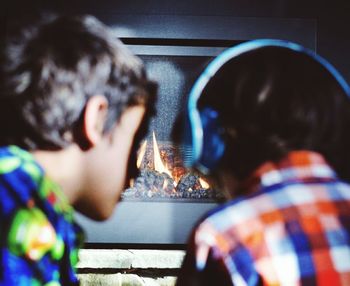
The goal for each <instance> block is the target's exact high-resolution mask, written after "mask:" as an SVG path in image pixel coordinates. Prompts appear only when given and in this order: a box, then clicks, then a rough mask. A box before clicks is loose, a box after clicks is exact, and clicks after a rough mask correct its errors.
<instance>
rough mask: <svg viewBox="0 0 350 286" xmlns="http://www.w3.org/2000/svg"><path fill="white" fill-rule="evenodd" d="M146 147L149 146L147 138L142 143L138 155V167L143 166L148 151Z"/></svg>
mask: <svg viewBox="0 0 350 286" xmlns="http://www.w3.org/2000/svg"><path fill="white" fill-rule="evenodd" d="M146 147H147V140H145V142H143V143H142V146H141V148H140V151H139V155H138V156H137V161H136V166H137V168H138V169H140V167H141V163H142V160H143V157H144V156H145V153H146Z"/></svg>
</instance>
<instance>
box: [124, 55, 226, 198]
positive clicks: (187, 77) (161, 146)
mask: <svg viewBox="0 0 350 286" xmlns="http://www.w3.org/2000/svg"><path fill="white" fill-rule="evenodd" d="M140 57H141V59H142V60H143V61H144V63H145V65H146V69H147V72H148V74H149V76H150V77H151V78H152V79H154V80H156V81H157V82H158V83H159V91H158V101H157V106H156V110H157V111H156V116H155V117H154V118H153V119H152V120H151V123H150V128H149V134H148V135H147V136H146V138H145V139H144V141H143V142H142V143H141V146H140V149H139V152H138V157H137V158H138V159H137V164H138V167H139V169H140V175H139V176H138V177H137V178H136V179H135V180H133V181H132V182H131V183H130V187H129V188H127V189H126V190H125V192H124V193H123V195H122V199H123V200H124V201H135V200H136V201H169V200H171V201H174V200H177V201H178V200H180V201H183V200H185V201H186V200H187V201H188V200H190V201H198V202H208V201H217V200H221V199H222V195H221V194H220V193H219V192H217V191H216V190H214V189H213V188H212V187H211V186H210V185H209V184H208V182H207V181H206V180H205V179H204V178H203V177H202V176H201V175H200V174H199V173H196V172H195V171H193V170H190V169H187V168H185V167H184V165H183V162H182V159H181V157H180V147H179V146H177V145H175V144H174V143H173V141H172V127H173V125H174V123H175V121H176V118H177V116H178V114H179V112H181V111H183V109H184V108H185V106H186V100H187V97H188V94H189V92H190V89H191V87H192V85H193V83H194V81H195V80H196V78H197V77H198V76H199V75H200V73H201V72H202V71H203V70H204V68H205V67H206V66H207V65H208V63H209V62H210V60H211V59H212V57H210V56H169V55H163V56H162V55H142V56H140Z"/></svg>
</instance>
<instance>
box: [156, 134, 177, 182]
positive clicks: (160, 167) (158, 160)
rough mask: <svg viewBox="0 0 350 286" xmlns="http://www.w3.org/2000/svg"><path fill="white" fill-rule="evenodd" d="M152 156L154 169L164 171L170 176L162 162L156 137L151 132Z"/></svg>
mask: <svg viewBox="0 0 350 286" xmlns="http://www.w3.org/2000/svg"><path fill="white" fill-rule="evenodd" d="M153 156H154V170H156V171H157V172H159V173H166V174H168V175H169V176H170V177H172V175H171V172H170V170H169V169H168V168H166V167H165V166H164V164H163V162H162V157H161V156H160V152H159V147H158V143H157V139H156V135H155V134H154V132H153Z"/></svg>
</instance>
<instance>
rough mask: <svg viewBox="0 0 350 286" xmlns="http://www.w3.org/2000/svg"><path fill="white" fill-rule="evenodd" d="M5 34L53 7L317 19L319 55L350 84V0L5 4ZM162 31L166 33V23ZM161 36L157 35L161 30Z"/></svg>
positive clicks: (75, 10)
mask: <svg viewBox="0 0 350 286" xmlns="http://www.w3.org/2000/svg"><path fill="white" fill-rule="evenodd" d="M0 5H1V6H0V11H1V14H2V15H1V16H2V17H1V21H0V25H1V30H0V33H2V34H3V33H4V30H6V23H4V18H5V19H6V21H7V22H8V21H11V20H15V21H18V20H19V19H20V18H23V17H24V16H26V17H27V16H28V15H31V14H33V11H34V10H35V9H43V8H49V9H51V10H55V11H65V12H69V13H90V14H94V15H96V16H97V17H99V18H100V19H102V20H103V18H104V17H106V15H111V14H113V15H114V16H113V17H116V15H118V14H122V15H126V14H127V15H134V16H135V17H142V15H182V16H183V15H186V16H189V15H190V16H233V17H273V18H310V19H316V20H317V30H318V33H317V52H318V53H319V54H321V55H323V56H324V57H326V58H327V59H328V60H329V61H330V62H331V63H333V64H334V65H335V66H336V67H337V68H338V69H339V70H340V71H341V72H342V73H343V74H344V75H345V77H346V78H347V79H348V81H350V55H349V51H350V28H349V27H350V1H348V0H335V1H326V0H318V1H316V0H308V1H305V0H265V1H261V0H215V1H213V0H211V1H210V0H192V1H188V0H178V1H170V0H122V1H105V0H104V1H93V0H85V1H83V0H70V1H67V0H60V1H59V0H56V1H47V0H40V1H39V0H37V1H23V0H22V1H19V0H12V1H8V0H5V1H2V2H1V3H0ZM159 29H162V25H161V23H160V25H159ZM155 33H156V31H155Z"/></svg>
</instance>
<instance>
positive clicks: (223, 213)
mask: <svg viewBox="0 0 350 286" xmlns="http://www.w3.org/2000/svg"><path fill="white" fill-rule="evenodd" d="M250 182H251V183H250V185H249V187H248V193H249V194H248V195H247V196H245V197H243V198H238V199H236V200H233V201H231V202H229V203H227V204H225V205H223V206H220V207H218V208H217V209H215V210H214V211H212V212H211V213H210V214H209V215H208V216H207V218H205V219H204V220H203V221H202V222H201V223H200V224H199V225H198V226H197V227H196V229H195V230H194V232H193V235H192V237H191V239H190V243H189V250H188V253H187V256H186V258H185V261H184V265H183V268H182V272H181V273H180V276H179V279H178V285H325V286H335V285H350V186H349V184H347V183H344V182H342V181H340V180H339V179H338V178H337V176H336V174H335V173H334V171H333V170H332V169H331V168H330V167H329V166H328V165H327V164H326V162H325V161H324V159H323V157H322V156H321V155H319V154H317V153H312V152H307V151H295V152H291V153H290V154H289V155H288V156H286V158H285V159H283V160H281V161H280V162H279V163H272V162H269V163H266V164H264V165H263V166H261V167H260V168H259V169H258V170H257V171H256V172H255V173H254V176H253V177H252V178H251V179H250Z"/></svg>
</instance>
